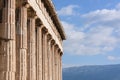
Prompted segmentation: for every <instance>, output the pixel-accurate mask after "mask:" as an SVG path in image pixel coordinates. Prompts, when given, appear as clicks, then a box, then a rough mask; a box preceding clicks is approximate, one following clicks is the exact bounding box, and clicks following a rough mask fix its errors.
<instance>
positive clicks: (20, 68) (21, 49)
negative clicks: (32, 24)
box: [16, 6, 27, 80]
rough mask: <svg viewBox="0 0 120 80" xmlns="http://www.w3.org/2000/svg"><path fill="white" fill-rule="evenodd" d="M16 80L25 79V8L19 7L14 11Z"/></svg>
mask: <svg viewBox="0 0 120 80" xmlns="http://www.w3.org/2000/svg"><path fill="white" fill-rule="evenodd" d="M16 11H17V12H16V15H17V17H16V18H17V19H16V20H17V24H16V33H17V34H16V41H17V46H16V47H17V56H16V60H17V61H16V62H17V65H16V68H17V71H16V80H26V79H27V7H25V6H20V7H19V8H17V10H16Z"/></svg>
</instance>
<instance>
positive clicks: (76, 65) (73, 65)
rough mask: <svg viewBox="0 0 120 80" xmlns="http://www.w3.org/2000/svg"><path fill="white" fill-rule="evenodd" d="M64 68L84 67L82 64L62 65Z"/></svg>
mask: <svg viewBox="0 0 120 80" xmlns="http://www.w3.org/2000/svg"><path fill="white" fill-rule="evenodd" d="M62 66H63V68H69V67H79V66H83V65H80V64H64V63H63V64H62Z"/></svg>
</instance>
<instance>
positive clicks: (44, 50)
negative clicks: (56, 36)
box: [43, 31, 48, 80]
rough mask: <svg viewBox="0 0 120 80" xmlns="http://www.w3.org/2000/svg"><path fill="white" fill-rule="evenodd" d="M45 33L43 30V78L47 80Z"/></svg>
mask: <svg viewBox="0 0 120 80" xmlns="http://www.w3.org/2000/svg"><path fill="white" fill-rule="evenodd" d="M47 44H48V43H47V35H46V32H45V31H43V80H48V52H47V51H48V48H47Z"/></svg>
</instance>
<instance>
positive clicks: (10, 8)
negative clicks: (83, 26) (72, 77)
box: [0, 0, 66, 80]
mask: <svg viewBox="0 0 120 80" xmlns="http://www.w3.org/2000/svg"><path fill="white" fill-rule="evenodd" d="M65 39H66V37H65V33H64V30H63V27H62V25H61V23H60V21H59V19H58V17H57V15H56V12H55V8H54V6H53V3H52V1H51V0H0V80H62V61H61V57H62V55H63V48H62V42H63V40H65Z"/></svg>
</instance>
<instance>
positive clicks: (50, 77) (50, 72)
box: [48, 34, 52, 80]
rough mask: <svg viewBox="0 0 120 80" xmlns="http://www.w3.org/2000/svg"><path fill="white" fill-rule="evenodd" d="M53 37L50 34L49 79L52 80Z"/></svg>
mask: <svg viewBox="0 0 120 80" xmlns="http://www.w3.org/2000/svg"><path fill="white" fill-rule="evenodd" d="M51 40H52V36H51V35H50V34H48V79H49V80H52V51H51Z"/></svg>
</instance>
